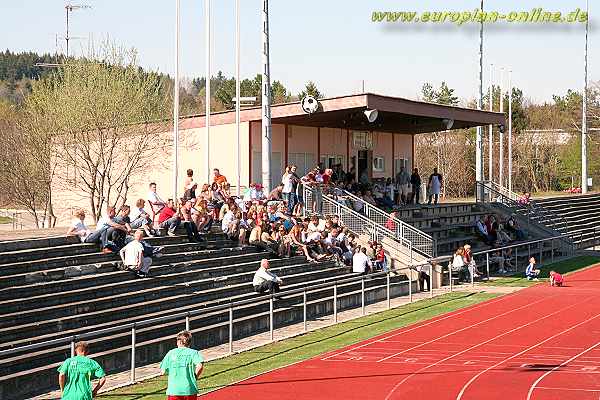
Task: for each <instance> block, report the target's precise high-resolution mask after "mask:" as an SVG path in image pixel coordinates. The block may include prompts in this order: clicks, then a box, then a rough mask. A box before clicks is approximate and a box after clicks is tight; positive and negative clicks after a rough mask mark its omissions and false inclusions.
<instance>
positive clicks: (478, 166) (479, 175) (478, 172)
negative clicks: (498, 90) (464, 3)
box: [475, 0, 483, 182]
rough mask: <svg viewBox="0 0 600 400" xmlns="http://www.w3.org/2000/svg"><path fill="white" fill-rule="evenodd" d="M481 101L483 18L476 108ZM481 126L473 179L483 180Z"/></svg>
mask: <svg viewBox="0 0 600 400" xmlns="http://www.w3.org/2000/svg"><path fill="white" fill-rule="evenodd" d="M481 12H482V13H483V0H481ZM482 103H483V19H482V20H481V25H480V27H479V91H478V93H477V109H478V110H481V109H482ZM482 136H483V127H482V126H478V127H477V138H476V140H475V180H476V181H477V182H480V181H482V180H483V138H482Z"/></svg>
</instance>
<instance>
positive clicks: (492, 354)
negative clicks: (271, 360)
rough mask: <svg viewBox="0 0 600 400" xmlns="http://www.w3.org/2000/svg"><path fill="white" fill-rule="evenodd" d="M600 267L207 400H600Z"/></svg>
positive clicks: (323, 357)
mask: <svg viewBox="0 0 600 400" xmlns="http://www.w3.org/2000/svg"><path fill="white" fill-rule="evenodd" d="M599 300H600V267H598V266H597V267H594V268H591V269H587V270H585V271H581V272H578V273H576V274H572V275H569V276H568V278H567V286H566V287H562V288H552V287H550V286H549V285H548V284H547V283H541V284H539V285H536V286H534V287H531V288H528V289H524V290H521V291H519V292H517V293H514V294H511V295H507V296H503V297H499V298H496V299H492V300H489V301H486V302H484V303H480V304H477V305H474V306H471V307H468V308H465V309H461V310H458V311H455V312H452V313H448V314H445V315H442V316H438V317H436V318H433V319H431V320H429V321H424V322H421V323H418V324H415V325H411V326H407V327H404V328H401V329H398V330H395V331H392V332H388V333H386V334H384V335H381V336H378V337H375V338H372V339H369V340H367V341H364V342H362V343H359V344H355V345H352V346H349V347H346V348H343V349H340V350H335V351H332V352H329V353H326V354H322V355H320V356H318V357H317V358H313V359H310V360H307V361H303V362H300V363H297V364H294V365H291V366H288V367H285V368H281V369H277V370H275V371H272V372H268V373H265V374H262V375H259V376H257V377H254V378H250V379H247V380H244V381H242V382H239V383H237V384H235V385H232V386H228V387H226V388H223V389H220V390H217V391H214V392H211V393H208V394H206V395H204V396H203V398H204V399H210V400H221V399H227V400H232V399H240V400H241V399H244V400H249V399H261V400H271V399H272V400H282V399H290V398H293V399H295V400H305V399H306V400H321V399H323V400H325V399H338V398H339V399H345V400H347V399H382V400H388V399H417V400H425V399H436V400H461V399H462V400H473V399H502V400H512V399H528V400H529V399H535V400H550V399H560V400H575V399H577V400H587V399H595V400H598V399H600V301H599Z"/></svg>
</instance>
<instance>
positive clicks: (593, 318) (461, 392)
mask: <svg viewBox="0 0 600 400" xmlns="http://www.w3.org/2000/svg"><path fill="white" fill-rule="evenodd" d="M586 301H587V300H586ZM579 304H581V303H578V304H575V305H579ZM571 307H573V306H571ZM568 308H570V307H568ZM560 311H562V310H560ZM598 317H600V314H596V315H594V316H593V317H590V318H588V319H586V320H585V321H582V322H580V323H578V324H576V325H573V326H571V327H570V328H567V329H565V330H564V331H561V332H559V333H556V334H554V335H552V336H550V337H549V338H546V339H544V340H542V341H541V342H538V343H537V344H534V345H533V346H531V347H529V348H527V349H525V350H522V351H520V352H518V353H516V354H514V355H512V356H510V357H508V358H506V359H504V360H503V361H500V362H499V363H496V364H495V365H492V366H491V367H489V368H486V369H484V370H483V371H480V372H479V373H478V374H477V375H475V376H474V377H472V378H471V379H469V381H468V382H467V383H466V384H465V385H464V386H463V387H462V389H461V390H460V392H459V393H458V396H456V400H461V399H462V396H463V395H464V393H465V391H466V390H467V388H468V387H469V386H470V385H471V384H472V383H473V382H475V380H476V379H478V378H479V377H480V376H481V375H483V374H485V373H486V372H488V371H489V370H491V369H493V368H496V367H497V366H499V365H500V364H502V363H505V362H507V361H509V360H512V359H514V358H517V357H519V356H520V355H522V354H524V353H526V352H528V351H530V350H533V349H536V348H538V347H540V346H541V345H543V344H544V343H546V342H548V341H550V340H552V339H555V338H557V337H558V336H560V335H563V334H565V333H567V332H570V331H572V330H573V329H575V328H578V327H580V326H581V325H583V324H586V323H588V322H590V321H593V320H595V319H596V318H598ZM528 398H529V397H528Z"/></svg>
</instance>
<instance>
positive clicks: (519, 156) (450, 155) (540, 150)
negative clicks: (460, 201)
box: [415, 82, 600, 197]
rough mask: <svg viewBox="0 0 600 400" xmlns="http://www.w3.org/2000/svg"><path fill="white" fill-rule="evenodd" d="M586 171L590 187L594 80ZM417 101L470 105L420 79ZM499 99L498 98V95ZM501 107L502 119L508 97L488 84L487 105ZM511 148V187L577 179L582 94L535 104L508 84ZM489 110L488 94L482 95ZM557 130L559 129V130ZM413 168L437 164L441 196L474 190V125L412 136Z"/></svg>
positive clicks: (594, 172) (536, 187)
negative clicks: (509, 93)
mask: <svg viewBox="0 0 600 400" xmlns="http://www.w3.org/2000/svg"><path fill="white" fill-rule="evenodd" d="M587 95H588V111H587V116H588V128H592V130H590V131H589V134H588V174H589V176H590V177H592V179H593V183H594V185H593V187H596V186H600V146H598V144H599V141H600V132H598V131H595V130H594V129H595V128H599V127H600V82H594V83H592V84H591V85H590V87H589V88H588V93H587ZM420 97H421V100H424V101H428V102H433V103H439V104H447V105H453V106H457V105H462V106H467V107H470V108H476V103H475V100H469V101H465V100H462V101H461V100H460V99H459V98H458V96H456V94H455V90H454V89H452V88H450V87H449V86H448V85H447V83H446V82H442V83H441V85H440V86H439V87H438V88H434V86H433V85H432V84H431V83H429V82H426V83H425V84H423V86H422V89H421V96H420ZM501 97H502V98H501ZM500 101H502V102H503V110H504V112H505V114H506V116H507V120H508V103H509V95H508V93H504V94H503V96H501V95H500V88H499V87H498V86H494V87H493V88H492V102H493V109H494V110H495V111H498V110H499V109H500ZM511 101H512V102H511V105H512V127H513V135H512V149H513V190H514V191H531V192H548V191H557V190H564V189H567V188H570V187H571V185H572V183H574V186H575V187H579V186H580V183H581V178H580V177H581V133H580V132H581V114H582V92H581V91H576V90H568V91H567V92H566V93H564V94H557V95H554V96H553V98H552V101H548V102H544V103H541V104H536V103H534V102H532V101H531V100H529V99H528V98H527V97H525V95H524V94H523V91H522V90H521V89H520V88H518V87H513V88H512V99H511ZM483 104H484V108H485V109H489V93H486V94H485V96H484V99H483ZM507 129H508V128H507V127H505V132H504V142H503V148H504V157H505V161H504V168H503V170H504V184H505V185H506V184H507V182H508V130H507ZM560 130H563V132H560ZM488 132H489V128H488V127H484V141H483V147H484V148H483V152H484V159H485V162H484V175H485V176H486V178H488V179H489V177H488V149H489V147H488ZM493 137H494V141H493V154H494V155H493V170H494V176H493V180H494V181H495V182H498V181H499V148H500V142H499V137H500V132H499V127H496V126H494V127H493ZM415 138H416V140H415V147H416V148H415V158H416V160H415V166H417V167H419V168H420V169H421V170H424V171H431V170H432V169H433V168H434V167H437V168H438V170H439V171H440V173H441V174H442V175H444V176H445V183H446V185H445V187H444V190H445V195H447V196H451V197H467V196H470V195H472V194H473V193H474V187H473V185H472V182H474V181H475V138H476V129H475V128H472V129H463V130H454V131H440V132H434V133H429V134H421V135H417V136H416V137H415Z"/></svg>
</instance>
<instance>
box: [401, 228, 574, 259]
mask: <svg viewBox="0 0 600 400" xmlns="http://www.w3.org/2000/svg"><path fill="white" fill-rule="evenodd" d="M574 236H575V235H573V234H563V235H558V236H552V237H548V238H542V239H535V240H528V241H524V242H519V243H514V244H511V245H508V246H502V247H495V248H493V249H488V250H481V251H477V252H473V256H482V255H486V254H491V253H496V252H498V251H503V250H508V249H514V248H518V247H523V246H531V245H532V244H541V243H545V242H553V241H555V240H559V239H565V238H566V239H571V240H572V239H573V237H574ZM560 241H561V242H563V243H566V242H565V241H562V240H560ZM565 247H568V248H569V250H571V251H572V252H574V250H575V246H574V244H573V243H572V242H568V246H565ZM453 257H454V255H446V256H439V257H432V258H430V259H428V260H426V261H420V262H416V263H412V264H411V267H416V266H419V265H427V264H430V263H431V262H432V261H433V262H438V263H439V262H442V261H449V260H451V259H452V258H453Z"/></svg>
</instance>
